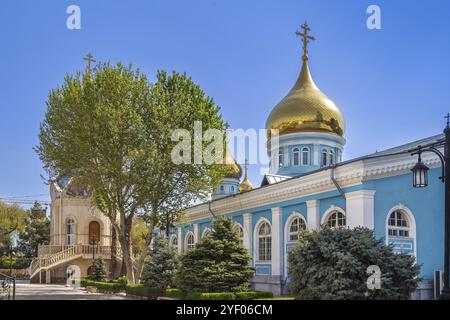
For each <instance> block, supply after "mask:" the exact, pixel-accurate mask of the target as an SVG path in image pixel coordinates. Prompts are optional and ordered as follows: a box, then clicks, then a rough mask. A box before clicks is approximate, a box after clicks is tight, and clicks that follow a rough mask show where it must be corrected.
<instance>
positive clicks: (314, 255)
mask: <svg viewBox="0 0 450 320" xmlns="http://www.w3.org/2000/svg"><path fill="white" fill-rule="evenodd" d="M370 265H377V266H378V267H379V268H380V269H381V289H378V290H368V289H367V280H368V277H369V276H370V275H369V274H367V268H368V267H369V266H370ZM288 268H289V275H290V277H291V282H290V286H291V290H292V293H293V294H294V295H295V296H296V298H297V299H408V298H409V296H410V293H411V292H412V291H414V290H415V289H416V288H417V285H418V282H419V281H420V278H419V270H420V266H418V265H417V264H416V263H415V259H414V257H412V256H410V255H407V254H396V253H394V252H393V249H392V246H388V245H386V244H385V243H384V240H383V239H376V238H375V234H374V232H373V231H372V230H369V229H366V228H355V229H348V228H329V227H324V228H322V229H321V230H320V231H314V232H306V233H302V234H301V235H300V241H299V243H298V244H297V246H296V247H295V248H294V249H292V250H291V251H290V252H289V259H288Z"/></svg>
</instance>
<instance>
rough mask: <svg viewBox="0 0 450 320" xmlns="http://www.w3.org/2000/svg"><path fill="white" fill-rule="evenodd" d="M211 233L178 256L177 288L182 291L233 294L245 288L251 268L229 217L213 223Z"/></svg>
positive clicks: (252, 271) (248, 257)
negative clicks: (179, 258)
mask: <svg viewBox="0 0 450 320" xmlns="http://www.w3.org/2000/svg"><path fill="white" fill-rule="evenodd" d="M212 229H213V231H212V232H211V235H209V236H208V237H204V238H203V239H201V240H200V241H199V242H198V243H197V245H196V246H195V248H194V249H191V250H188V251H187V252H186V253H184V254H183V255H182V256H181V261H180V262H181V263H180V268H179V270H178V272H177V277H176V279H177V281H176V283H177V286H178V287H179V288H180V289H181V290H182V291H184V292H193V291H194V292H195V291H196V292H234V291H242V290H246V289H248V286H249V280H250V278H251V277H252V276H253V274H254V269H253V268H251V267H250V266H249V262H250V256H249V255H248V251H247V249H246V248H244V246H243V245H242V244H241V243H240V241H239V237H238V235H237V233H236V232H235V230H234V228H233V222H232V220H231V219H229V218H220V219H217V220H215V221H213V226H212Z"/></svg>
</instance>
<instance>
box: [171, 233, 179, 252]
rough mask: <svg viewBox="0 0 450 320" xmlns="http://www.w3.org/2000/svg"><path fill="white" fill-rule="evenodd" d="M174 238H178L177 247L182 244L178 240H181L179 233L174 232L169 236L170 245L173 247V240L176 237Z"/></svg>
mask: <svg viewBox="0 0 450 320" xmlns="http://www.w3.org/2000/svg"><path fill="white" fill-rule="evenodd" d="M174 238H176V239H177V249H178V247H179V246H180V244H179V243H178V242H179V241H178V237H177V235H175V234H172V235H171V236H170V238H169V246H170V247H172V248H173V245H172V242H173V239H174ZM177 251H178V250H177Z"/></svg>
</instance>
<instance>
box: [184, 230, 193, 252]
mask: <svg viewBox="0 0 450 320" xmlns="http://www.w3.org/2000/svg"><path fill="white" fill-rule="evenodd" d="M194 247H195V240H194V234H193V233H192V232H189V233H188V234H187V235H186V250H190V249H194Z"/></svg>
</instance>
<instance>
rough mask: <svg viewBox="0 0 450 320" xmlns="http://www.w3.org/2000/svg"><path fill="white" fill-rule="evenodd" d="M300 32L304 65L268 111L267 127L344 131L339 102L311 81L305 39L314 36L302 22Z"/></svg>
mask: <svg viewBox="0 0 450 320" xmlns="http://www.w3.org/2000/svg"><path fill="white" fill-rule="evenodd" d="M301 28H302V29H303V31H302V32H298V31H297V32H296V35H297V36H300V37H301V38H302V41H303V66H302V71H301V72H300V76H299V77H298V79H297V82H296V83H295V85H294V87H293V88H292V89H291V91H289V93H288V95H287V96H286V97H285V98H284V99H283V100H281V102H279V103H278V104H277V105H276V106H275V108H274V109H273V110H272V112H271V113H270V115H269V118H268V119H267V122H266V129H267V130H268V131H269V134H270V130H271V129H278V130H279V134H283V133H292V132H329V133H333V134H337V135H339V136H341V137H342V136H343V135H344V131H345V122H344V117H343V116H342V113H341V111H340V110H339V108H338V106H337V105H336V104H335V103H334V102H333V101H332V100H331V99H330V98H328V97H327V96H326V95H325V94H324V93H322V92H321V91H320V89H319V88H318V87H317V86H316V84H315V83H314V81H313V79H312V77H311V72H310V71H309V67H308V59H309V57H308V43H309V42H310V41H314V40H316V39H315V37H313V36H311V35H309V31H310V30H311V29H310V28H309V26H308V24H307V23H306V22H305V23H304V24H303V25H302V26H301Z"/></svg>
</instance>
